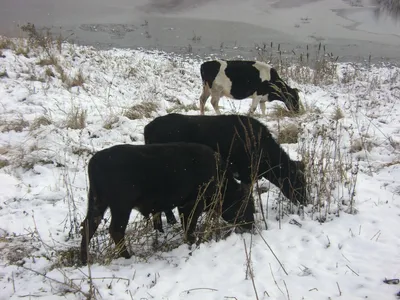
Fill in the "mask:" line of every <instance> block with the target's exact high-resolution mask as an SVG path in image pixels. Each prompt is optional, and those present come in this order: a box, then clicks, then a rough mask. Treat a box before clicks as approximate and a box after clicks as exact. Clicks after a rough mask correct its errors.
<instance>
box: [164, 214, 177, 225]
mask: <svg viewBox="0 0 400 300" xmlns="http://www.w3.org/2000/svg"><path fill="white" fill-rule="evenodd" d="M164 213H165V216H166V217H167V223H168V224H170V225H174V224H176V223H177V221H176V218H175V216H174V213H173V212H172V210H166V211H164Z"/></svg>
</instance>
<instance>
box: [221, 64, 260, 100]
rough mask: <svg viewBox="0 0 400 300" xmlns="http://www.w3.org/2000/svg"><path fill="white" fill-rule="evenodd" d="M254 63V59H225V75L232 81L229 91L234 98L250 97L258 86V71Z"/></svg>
mask: <svg viewBox="0 0 400 300" xmlns="http://www.w3.org/2000/svg"><path fill="white" fill-rule="evenodd" d="M254 64H255V62H254V61H240V60H231V61H227V67H226V69H225V75H226V76H227V77H228V78H229V79H230V80H231V82H232V88H231V91H230V93H231V95H232V96H233V97H234V98H235V99H245V98H248V97H250V96H251V95H252V94H253V93H254V92H255V91H257V89H258V87H259V86H260V84H261V79H260V71H259V70H258V69H256V68H255V67H254Z"/></svg>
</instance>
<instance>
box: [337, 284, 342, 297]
mask: <svg viewBox="0 0 400 300" xmlns="http://www.w3.org/2000/svg"><path fill="white" fill-rule="evenodd" d="M336 285H337V288H338V290H339V296H342V291H341V290H340V286H339V283H338V282H337V281H336Z"/></svg>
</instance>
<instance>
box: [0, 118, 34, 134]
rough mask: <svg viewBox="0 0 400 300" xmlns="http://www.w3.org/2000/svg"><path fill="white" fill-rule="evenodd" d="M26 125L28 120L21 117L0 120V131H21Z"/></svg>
mask: <svg viewBox="0 0 400 300" xmlns="http://www.w3.org/2000/svg"><path fill="white" fill-rule="evenodd" d="M28 126H29V122H28V121H26V120H25V119H24V118H23V117H20V118H18V119H16V120H12V121H0V132H9V131H15V132H22V131H23V130H24V129H25V128H26V127H28Z"/></svg>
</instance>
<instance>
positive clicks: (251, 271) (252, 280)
mask: <svg viewBox="0 0 400 300" xmlns="http://www.w3.org/2000/svg"><path fill="white" fill-rule="evenodd" d="M243 244H244V252H245V253H246V261H247V268H248V270H249V273H250V278H251V283H252V284H253V289H254V293H255V294H256V299H257V300H259V298H258V293H257V289H256V285H255V283H254V274H253V270H252V269H251V267H250V264H251V258H250V256H249V254H248V253H247V246H246V241H245V240H244V239H243ZM250 247H251V246H250ZM250 251H251V248H250ZM246 273H247V272H246Z"/></svg>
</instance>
